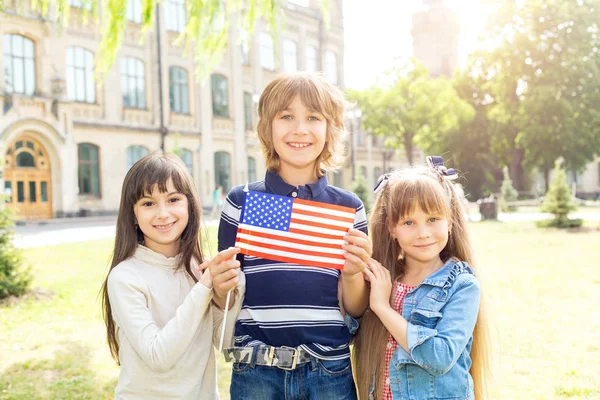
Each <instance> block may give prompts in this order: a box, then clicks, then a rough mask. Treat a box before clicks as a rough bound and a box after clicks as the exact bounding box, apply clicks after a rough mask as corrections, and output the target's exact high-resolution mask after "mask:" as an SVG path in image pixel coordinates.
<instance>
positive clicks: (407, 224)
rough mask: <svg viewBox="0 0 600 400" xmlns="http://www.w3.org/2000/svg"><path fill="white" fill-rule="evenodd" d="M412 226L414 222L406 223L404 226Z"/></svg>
mask: <svg viewBox="0 0 600 400" xmlns="http://www.w3.org/2000/svg"><path fill="white" fill-rule="evenodd" d="M412 224H413V222H412V221H405V222H404V225H406V226H411V225H412Z"/></svg>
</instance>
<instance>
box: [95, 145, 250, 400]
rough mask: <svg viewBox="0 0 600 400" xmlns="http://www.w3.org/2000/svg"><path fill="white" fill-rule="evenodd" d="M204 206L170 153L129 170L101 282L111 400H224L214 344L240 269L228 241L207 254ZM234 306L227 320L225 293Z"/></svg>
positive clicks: (240, 290) (240, 284)
mask: <svg viewBox="0 0 600 400" xmlns="http://www.w3.org/2000/svg"><path fill="white" fill-rule="evenodd" d="M200 216H201V208H200V203H199V202H198V198H197V197H196V189H195V188H194V184H193V181H192V178H191V176H190V175H189V173H188V170H187V168H186V166H185V165H184V164H183V162H182V161H181V160H180V159H179V158H178V157H177V156H174V155H171V154H161V153H152V154H149V155H147V156H145V157H144V158H142V159H141V160H139V161H138V162H136V163H135V164H134V165H133V167H132V168H131V169H130V170H129V171H128V172H127V175H126V176H125V180H124V182H123V189H122V196H121V204H120V207H119V216H118V218H117V235H116V240H115V247H114V252H113V259H112V263H111V266H110V270H109V273H108V276H107V277H106V279H105V281H104V283H103V285H102V298H103V312H104V321H105V323H106V331H107V336H108V345H109V347H110V352H111V354H112V356H113V357H114V358H115V360H116V361H117V363H118V364H119V365H120V366H121V373H120V375H119V381H118V382H117V387H116V389H115V393H114V397H115V399H127V400H135V399H140V400H141V399H207V400H213V399H218V398H219V396H218V390H217V377H216V373H217V369H216V363H215V355H214V351H213V343H218V339H219V337H216V336H219V333H220V329H218V327H219V326H220V325H221V324H222V323H226V324H227V325H226V326H227V332H226V336H229V337H231V334H232V330H233V325H234V323H235V317H236V316H237V313H238V312H239V308H240V306H241V301H242V298H243V295H244V281H245V279H244V275H243V273H242V272H241V271H240V268H239V266H240V263H239V262H238V261H235V260H233V261H232V257H234V256H235V255H236V254H237V253H238V252H239V249H237V248H229V249H226V250H224V251H222V252H221V253H219V254H218V255H217V256H216V257H215V258H213V259H212V260H210V261H207V262H205V263H203V264H201V267H200V268H199V264H200V263H201V262H202V260H203V256H202V246H201V243H200V242H201V238H200V232H199V227H200ZM233 288H236V290H234V293H235V294H234V297H233V298H234V299H235V301H234V302H233V309H232V310H231V311H230V313H229V316H228V320H227V321H223V311H222V310H223V307H224V304H225V296H226V294H227V292H228V291H229V290H230V289H233Z"/></svg>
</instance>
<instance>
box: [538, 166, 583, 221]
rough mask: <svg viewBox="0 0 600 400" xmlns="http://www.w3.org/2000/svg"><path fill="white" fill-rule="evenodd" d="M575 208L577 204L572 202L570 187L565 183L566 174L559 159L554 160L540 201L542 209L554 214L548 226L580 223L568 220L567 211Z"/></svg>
mask: <svg viewBox="0 0 600 400" xmlns="http://www.w3.org/2000/svg"><path fill="white" fill-rule="evenodd" d="M576 209H577V205H576V204H575V203H574V202H573V198H572V195H571V189H570V188H569V185H568V184H567V174H566V173H565V171H564V169H563V168H562V165H561V161H556V162H555V164H554V175H553V177H552V182H551V183H550V189H549V190H548V192H547V193H546V195H545V196H544V201H543V202H542V211H543V212H547V213H551V214H553V215H554V219H553V220H552V221H550V223H549V224H548V226H555V227H558V228H563V227H571V226H578V225H581V221H580V220H569V213H570V212H571V211H575V210H576ZM571 221H573V222H571Z"/></svg>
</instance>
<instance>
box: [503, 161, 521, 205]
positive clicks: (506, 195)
mask: <svg viewBox="0 0 600 400" xmlns="http://www.w3.org/2000/svg"><path fill="white" fill-rule="evenodd" d="M502 173H503V175H504V179H503V180H502V186H501V187H500V209H501V210H502V211H504V212H508V211H516V207H515V206H509V205H508V202H511V201H515V200H517V198H518V196H519V192H517V190H516V189H515V188H514V187H513V183H512V179H510V174H509V172H508V167H507V166H504V168H502Z"/></svg>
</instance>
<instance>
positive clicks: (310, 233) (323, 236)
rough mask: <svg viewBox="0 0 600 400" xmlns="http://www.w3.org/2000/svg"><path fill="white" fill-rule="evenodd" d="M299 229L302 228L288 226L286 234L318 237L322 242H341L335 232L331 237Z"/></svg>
mask: <svg viewBox="0 0 600 400" xmlns="http://www.w3.org/2000/svg"><path fill="white" fill-rule="evenodd" d="M300 228H302V226H298V227H295V226H290V229H288V232H289V233H297V234H301V235H308V236H312V237H318V238H321V239H323V240H341V241H342V242H343V240H342V239H341V235H340V233H339V232H336V233H335V234H334V235H331V234H328V233H322V232H316V231H314V230H313V231H307V230H305V229H300ZM328 243H329V242H328ZM336 243H337V242H336Z"/></svg>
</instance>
